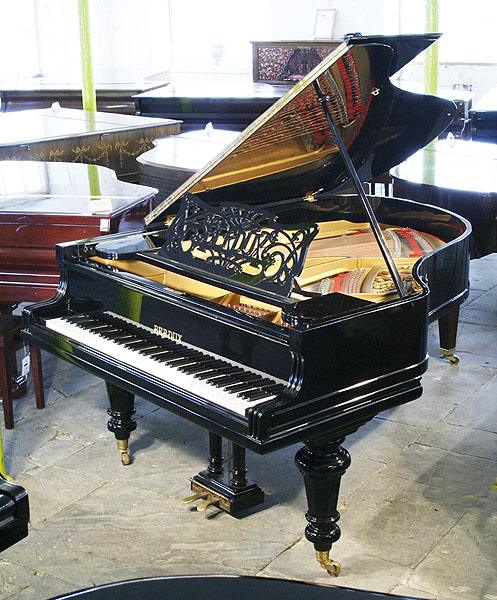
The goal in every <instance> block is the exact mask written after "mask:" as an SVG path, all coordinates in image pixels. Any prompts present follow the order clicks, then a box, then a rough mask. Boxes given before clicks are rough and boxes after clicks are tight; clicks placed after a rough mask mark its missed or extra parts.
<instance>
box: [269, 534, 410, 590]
mask: <svg viewBox="0 0 497 600" xmlns="http://www.w3.org/2000/svg"><path fill="white" fill-rule="evenodd" d="M330 557H331V558H332V559H333V560H336V561H338V562H339V563H340V565H341V573H340V575H339V576H338V577H330V576H329V575H328V573H327V572H326V571H325V570H324V569H322V568H321V567H320V566H319V565H318V563H317V561H316V558H315V552H314V548H313V546H312V544H310V543H309V542H308V541H306V540H305V539H302V540H300V541H299V542H298V543H297V544H295V545H293V546H292V547H291V548H289V549H288V550H285V552H283V553H282V554H280V555H278V556H276V557H275V558H274V560H272V561H271V562H270V563H269V564H268V565H267V566H266V567H265V568H264V570H263V571H262V573H261V574H262V575H264V576H266V577H281V578H285V579H296V580H299V581H307V582H309V583H314V584H319V585H328V586H338V587H352V588H358V589H367V590H371V591H375V592H388V591H389V590H390V589H391V588H392V587H393V586H394V585H395V584H396V583H397V582H398V580H399V579H400V578H401V577H402V574H403V573H404V572H405V567H403V566H402V565H399V564H396V563H395V562H391V561H389V560H384V559H383V558H381V557H379V556H375V555H374V553H373V552H369V551H368V548H366V547H365V546H361V545H358V544H356V543H353V542H351V541H350V540H349V539H342V540H339V541H338V543H337V544H336V545H335V546H334V547H333V548H332V550H331V552H330Z"/></svg>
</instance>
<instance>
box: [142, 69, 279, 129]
mask: <svg viewBox="0 0 497 600" xmlns="http://www.w3.org/2000/svg"><path fill="white" fill-rule="evenodd" d="M290 88H291V85H270V84H268V83H257V82H255V83H253V82H247V81H242V82H241V81H239V80H233V83H232V84H231V83H230V84H228V83H226V81H222V82H219V81H217V80H212V79H199V78H197V81H196V82H195V83H191V82H185V83H170V84H169V85H166V86H163V87H159V88H156V89H154V90H150V91H148V92H144V93H142V94H137V95H136V96H134V101H135V105H136V114H137V115H141V116H143V117H163V118H168V119H178V120H180V121H182V124H181V131H182V132H185V131H191V130H193V129H203V128H204V127H205V126H206V125H207V124H208V123H212V124H213V125H214V127H215V128H217V129H229V130H231V131H242V130H243V129H245V128H246V127H248V126H249V125H250V124H251V123H252V122H253V121H255V119H256V118H257V117H259V116H260V115H261V114H262V113H263V112H264V111H266V110H267V109H268V108H270V107H271V106H272V105H273V104H274V103H275V102H276V101H277V100H279V99H280V98H281V97H282V96H284V95H285V94H286V93H287V92H288V90H289V89H290Z"/></svg>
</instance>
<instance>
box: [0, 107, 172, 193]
mask: <svg viewBox="0 0 497 600" xmlns="http://www.w3.org/2000/svg"><path fill="white" fill-rule="evenodd" d="M179 125H180V124H179V122H177V121H173V120H171V119H151V118H145V117H137V116H136V115H120V114H114V113H106V112H98V111H85V110H77V109H74V108H45V109H40V110H24V111H18V112H8V113H2V114H0V160H42V161H50V162H52V161H59V162H74V163H78V162H79V163H88V164H96V165H101V166H103V167H109V168H111V169H113V170H114V171H115V172H116V174H117V176H118V177H120V178H121V179H126V180H128V181H137V180H138V179H137V178H138V167H137V164H136V157H137V156H139V155H140V154H142V153H143V152H145V151H147V150H150V148H152V147H153V140H154V139H157V138H161V137H165V136H168V135H172V134H175V133H179Z"/></svg>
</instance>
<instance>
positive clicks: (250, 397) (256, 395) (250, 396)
mask: <svg viewBox="0 0 497 600" xmlns="http://www.w3.org/2000/svg"><path fill="white" fill-rule="evenodd" d="M238 395H239V396H241V397H242V398H245V400H247V401H248V402H253V401H254V400H260V399H261V398H267V397H268V396H272V395H273V394H266V393H265V392H263V391H262V390H261V391H254V392H245V393H244V394H238Z"/></svg>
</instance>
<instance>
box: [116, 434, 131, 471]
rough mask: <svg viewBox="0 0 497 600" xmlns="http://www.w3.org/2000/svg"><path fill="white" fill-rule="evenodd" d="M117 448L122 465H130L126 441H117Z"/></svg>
mask: <svg viewBox="0 0 497 600" xmlns="http://www.w3.org/2000/svg"><path fill="white" fill-rule="evenodd" d="M117 448H118V450H119V452H120V453H121V462H122V464H123V465H129V464H130V463H131V456H130V454H129V450H128V440H117Z"/></svg>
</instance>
